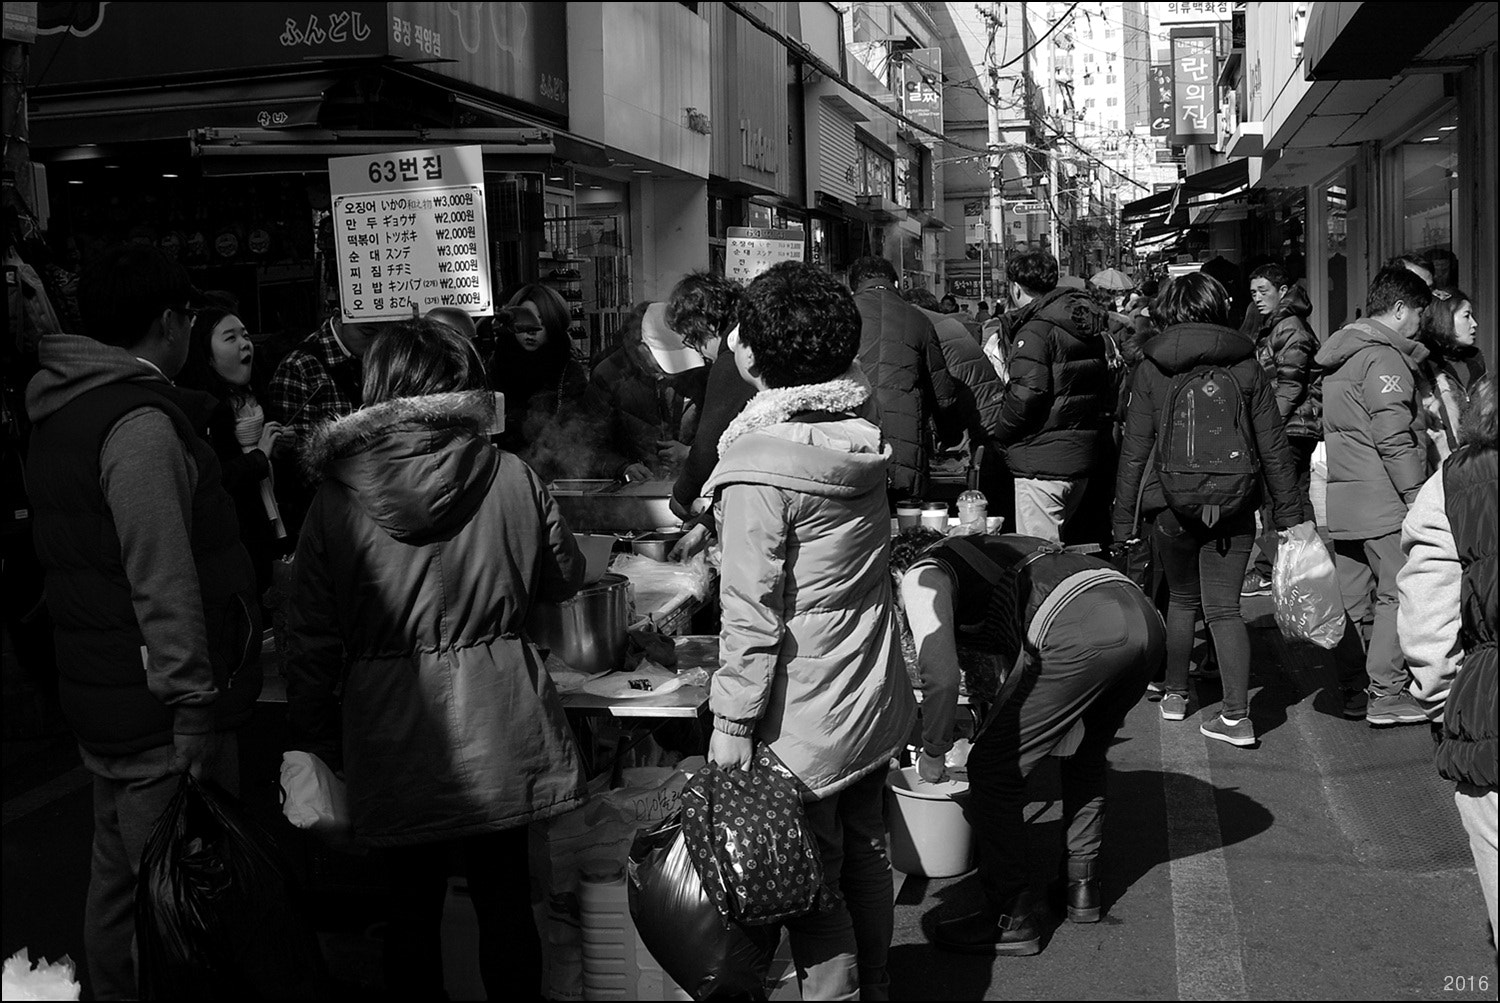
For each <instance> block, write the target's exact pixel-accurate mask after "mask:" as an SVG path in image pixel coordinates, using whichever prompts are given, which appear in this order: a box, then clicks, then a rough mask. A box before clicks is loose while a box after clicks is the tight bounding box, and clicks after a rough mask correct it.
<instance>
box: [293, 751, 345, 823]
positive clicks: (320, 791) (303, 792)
mask: <svg viewBox="0 0 1500 1003" xmlns="http://www.w3.org/2000/svg"><path fill="white" fill-rule="evenodd" d="M281 790H282V792H283V793H284V795H285V796H284V797H283V799H282V804H281V813H282V814H283V815H285V816H286V819H287V821H288V822H290V823H292V824H293V825H295V826H296V827H297V828H299V829H313V830H315V831H318V832H327V833H337V832H347V831H348V829H349V793H348V789H347V788H346V787H345V786H344V781H342V780H341V779H339V777H338V775H337V774H335V773H334V772H333V771H332V770H330V769H329V768H328V764H327V763H325V762H323V760H321V759H319V758H318V757H317V756H315V755H313V754H312V753H310V752H284V753H282V755H281Z"/></svg>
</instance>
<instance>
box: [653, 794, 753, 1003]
mask: <svg viewBox="0 0 1500 1003" xmlns="http://www.w3.org/2000/svg"><path fill="white" fill-rule="evenodd" d="M682 814H683V813H682V811H681V810H678V811H677V812H675V813H673V815H672V816H671V817H669V818H666V819H663V820H662V821H660V822H658V823H657V824H655V825H654V826H652V827H651V828H649V829H647V830H645V831H643V832H642V833H640V834H639V835H638V836H637V837H636V839H635V842H634V843H633V844H632V846H631V849H630V859H629V863H628V865H627V874H628V876H629V883H630V915H631V918H632V919H634V920H635V929H636V934H637V935H638V936H639V937H640V939H641V943H643V944H645V945H646V950H648V951H650V952H651V956H652V957H653V958H655V959H656V963H657V964H658V965H660V966H661V969H662V971H663V972H665V973H666V974H667V975H668V976H670V977H671V979H672V981H673V982H675V983H677V985H679V986H681V987H682V988H683V990H684V991H686V992H687V993H688V994H690V995H691V996H692V997H693V999H695V1000H706V999H765V998H766V989H765V982H766V977H767V975H768V974H769V972H770V968H771V962H772V960H773V959H774V958H775V956H776V947H777V945H778V944H779V943H780V941H781V929H780V927H778V926H776V925H774V924H773V925H769V926H741V925H740V924H738V923H734V922H732V921H728V920H726V919H724V917H723V916H722V915H721V914H720V913H719V909H718V907H717V906H716V905H715V904H714V901H713V900H712V899H711V898H710V897H709V895H708V893H707V892H706V891H705V890H704V887H703V880H702V879H701V878H700V877H699V876H698V870H697V868H696V867H694V866H693V861H692V859H691V855H690V854H689V852H688V848H687V841H686V839H685V838H684V836H683V831H682Z"/></svg>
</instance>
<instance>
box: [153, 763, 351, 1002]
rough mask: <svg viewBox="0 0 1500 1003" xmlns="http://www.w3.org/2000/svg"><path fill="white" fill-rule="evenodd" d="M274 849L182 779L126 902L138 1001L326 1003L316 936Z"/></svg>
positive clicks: (241, 814)
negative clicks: (131, 904) (319, 1002)
mask: <svg viewBox="0 0 1500 1003" xmlns="http://www.w3.org/2000/svg"><path fill="white" fill-rule="evenodd" d="M292 885H293V882H292V877H291V872H290V870H289V869H288V867H287V866H286V864H285V862H284V861H283V860H282V859H281V855H280V853H279V852H278V850H277V848H276V845H275V843H273V842H272V840H271V837H270V836H269V835H267V834H266V832H265V830H263V829H262V828H261V827H260V826H259V825H257V824H256V822H255V821H254V820H253V819H252V818H250V816H249V815H248V814H246V812H245V810H244V808H242V807H241V806H240V805H239V803H238V802H236V801H235V800H234V798H232V797H230V796H229V795H228V794H226V793H224V791H223V790H221V789H220V788H218V787H217V786H216V785H213V784H204V783H200V782H199V781H197V780H195V779H193V777H192V776H191V775H189V774H186V773H185V774H183V776H182V782H181V783H180V784H179V785H178V788H177V793H176V794H174V795H173V796H172V800H171V801H170V802H169V803H168V804H167V809H166V811H164V812H163V813H162V816H161V818H160V819H158V820H157V822H156V824H155V825H154V826H153V827H152V829H151V835H150V836H149V837H147V839H146V847H145V850H144V851H143V852H142V854H141V872H140V880H139V882H138V884H137V886H136V895H135V925H136V940H137V944H138V948H139V953H140V964H139V966H138V969H139V975H138V979H139V985H140V992H141V998H142V999H193V1000H203V999H215V1000H219V999H235V1000H257V999H263V1000H275V999H313V998H317V997H321V996H324V995H326V988H327V987H326V982H325V977H324V966H323V958H322V955H321V953H320V952H319V948H318V941H317V936H316V934H315V933H314V932H313V930H312V928H311V927H310V926H309V925H308V923H307V922H306V921H305V920H304V919H303V917H302V916H301V914H300V913H299V911H298V910H297V908H296V907H295V906H294V904H293V889H292Z"/></svg>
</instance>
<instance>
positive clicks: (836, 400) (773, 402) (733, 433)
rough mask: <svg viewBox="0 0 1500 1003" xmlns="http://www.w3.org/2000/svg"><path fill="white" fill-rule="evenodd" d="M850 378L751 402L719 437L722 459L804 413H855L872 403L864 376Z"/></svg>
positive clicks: (766, 394) (778, 390) (765, 393)
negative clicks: (738, 444)
mask: <svg viewBox="0 0 1500 1003" xmlns="http://www.w3.org/2000/svg"><path fill="white" fill-rule="evenodd" d="M855 372H856V371H855V370H854V369H852V368H851V370H850V374H846V375H844V376H840V377H838V378H837V379H833V380H829V381H828V382H827V383H806V384H803V385H801V386H795V387H772V388H770V389H767V390H762V391H761V392H760V393H758V394H756V395H755V396H754V397H752V398H750V403H748V404H746V405H745V409H744V410H743V411H741V412H740V413H739V414H738V415H737V416H736V417H735V419H734V420H733V421H731V422H730V423H729V427H728V428H726V429H725V430H724V434H723V435H721V436H719V455H720V456H723V455H724V452H725V450H727V449H728V448H729V444H730V443H731V442H733V441H734V440H736V439H738V438H739V437H740V436H742V435H745V434H746V433H749V432H755V431H759V430H760V429H763V428H769V427H770V426H771V425H779V424H781V423H782V422H784V421H786V420H787V419H788V418H790V417H791V416H792V415H794V414H799V413H801V412H803V411H833V412H841V411H848V412H850V413H853V412H854V411H856V410H858V409H859V408H860V407H862V406H863V405H864V403H865V402H866V401H868V400H869V399H870V386H869V384H868V383H865V382H863V376H862V374H860V375H857V376H856V375H851V374H854V373H855Z"/></svg>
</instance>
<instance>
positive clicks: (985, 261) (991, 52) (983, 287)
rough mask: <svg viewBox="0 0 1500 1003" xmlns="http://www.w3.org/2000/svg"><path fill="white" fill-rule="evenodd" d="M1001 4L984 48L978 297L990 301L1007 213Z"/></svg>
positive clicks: (992, 13) (989, 21)
mask: <svg viewBox="0 0 1500 1003" xmlns="http://www.w3.org/2000/svg"><path fill="white" fill-rule="evenodd" d="M999 8H1000V5H999V4H998V3H992V4H990V10H989V13H988V14H987V15H986V16H985V25H986V33H985V48H984V65H985V70H986V72H988V74H989V78H990V86H989V98H988V100H987V101H986V102H985V104H986V115H985V118H986V121H987V123H988V125H989V143H988V149H989V151H990V155H989V157H988V158H987V160H988V162H989V164H988V166H989V175H990V193H989V199H988V200H987V204H986V206H985V209H986V211H985V214H984V215H985V220H984V222H985V234H984V240H983V241H982V242H981V243H980V245H979V272H980V277H979V298H980V299H989V298H991V297H990V294H991V293H992V292H994V290H993V289H991V288H990V286H991V275H992V272H993V269H994V266H995V262H994V260H993V259H992V258H988V257H987V254H986V252H988V251H989V248H990V245H991V244H994V245H996V246H999V245H1000V243H1001V242H1002V241H1003V240H1004V239H1005V214H1004V205H1005V201H1004V187H1003V186H1004V173H1003V171H1002V170H1001V167H1000V61H999V59H998V58H997V57H996V55H995V36H996V34H997V33H998V32H999V30H1000V27H1001V24H1000V10H999Z"/></svg>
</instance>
